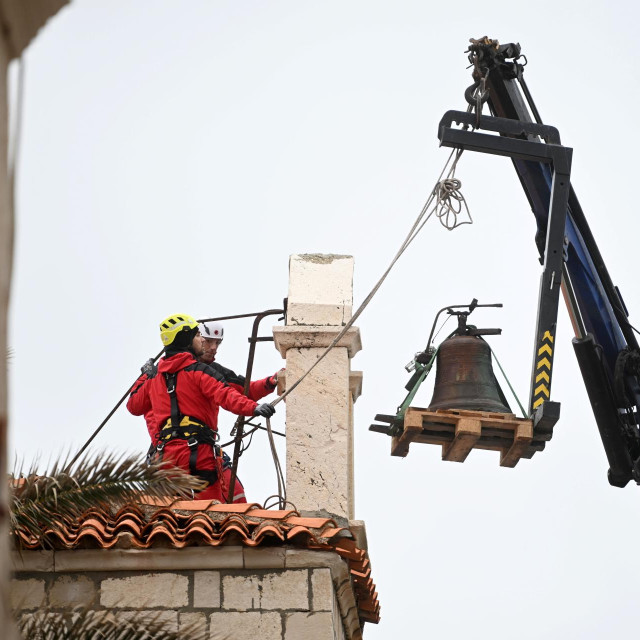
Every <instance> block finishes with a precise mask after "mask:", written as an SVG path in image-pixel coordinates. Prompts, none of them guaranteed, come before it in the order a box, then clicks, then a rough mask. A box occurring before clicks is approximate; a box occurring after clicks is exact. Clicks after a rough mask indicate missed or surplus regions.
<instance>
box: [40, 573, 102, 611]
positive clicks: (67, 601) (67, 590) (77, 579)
mask: <svg viewBox="0 0 640 640" xmlns="http://www.w3.org/2000/svg"><path fill="white" fill-rule="evenodd" d="M96 593H97V587H96V584H95V582H93V580H89V578H87V577H86V576H61V577H60V578H58V579H57V580H56V581H55V582H54V583H53V585H52V586H51V589H50V590H49V604H50V605H51V606H52V607H59V608H60V607H75V606H89V605H90V604H91V603H93V601H94V599H95V597H96Z"/></svg>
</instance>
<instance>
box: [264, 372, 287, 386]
mask: <svg viewBox="0 0 640 640" xmlns="http://www.w3.org/2000/svg"><path fill="white" fill-rule="evenodd" d="M284 372H285V369H280V371H276V372H275V373H274V374H273V375H272V376H271V377H270V378H268V381H269V384H270V385H271V386H272V387H273V388H274V389H275V388H276V387H277V386H278V376H279V375H280V374H283V373H284Z"/></svg>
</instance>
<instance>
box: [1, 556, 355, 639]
mask: <svg viewBox="0 0 640 640" xmlns="http://www.w3.org/2000/svg"><path fill="white" fill-rule="evenodd" d="M152 551H153V550H152ZM152 551H150V552H147V559H152V557H153V555H152ZM159 551H160V550H159ZM161 551H162V554H163V555H164V558H165V561H163V562H161V563H159V564H160V566H163V565H164V566H165V567H166V565H167V562H166V557H167V553H168V550H166V549H165V550H161ZM171 551H173V553H174V557H175V559H176V560H178V559H179V558H180V557H181V555H182V554H184V552H185V551H188V550H185V549H183V550H171ZM199 551H201V550H200V549H199ZM208 551H209V553H210V554H211V555H213V556H215V554H216V551H218V550H217V549H208ZM250 551H254V552H256V551H259V550H258V549H254V550H250ZM265 551H267V552H268V551H269V550H267V549H265ZM29 553H34V552H26V553H24V554H23V556H24V555H27V556H28V555H29ZM66 553H76V554H78V553H80V554H82V553H83V552H81V551H80V552H78V551H76V552H66ZM85 553H86V552H85ZM89 553H93V554H94V555H95V554H109V551H97V552H89ZM120 553H123V552H120ZM125 553H126V552H125ZM129 553H134V554H135V553H136V552H129ZM138 553H140V552H138ZM297 553H298V554H300V553H302V554H304V553H306V554H312V555H311V556H307V558H306V560H305V563H306V561H307V560H308V559H310V558H313V554H314V552H304V551H303V552H297ZM284 555H285V554H284V553H283V556H284ZM320 555H324V554H320ZM271 556H273V554H271ZM271 556H270V555H269V554H268V553H267V554H265V557H264V560H266V562H265V561H264V560H263V561H262V562H261V561H260V560H258V562H257V563H256V564H272V563H270V562H268V560H269V559H270V558H271ZM103 557H105V556H104V555H103ZM106 557H107V558H108V555H107V556H106ZM114 557H115V555H114ZM256 557H259V556H256V555H255V554H254V559H255V558H256ZM303 559H304V557H303ZM22 564H23V567H24V569H28V568H34V567H36V566H37V565H34V563H33V562H31V561H28V562H27V563H24V562H22ZM96 564H97V563H96V562H94V561H91V562H89V563H88V566H89V568H92V567H93V568H97V567H96ZM120 564H122V563H120ZM145 564H147V563H145ZM150 564H153V562H152V563H150ZM177 564H179V563H177ZM316 564H317V562H316ZM63 565H64V563H63ZM104 567H105V565H104V564H103V568H104ZM332 567H333V570H332ZM332 567H299V568H290V569H286V568H284V569H270V568H264V569H256V568H254V569H242V570H240V569H237V568H226V569H225V568H220V569H216V570H211V569H202V570H199V569H184V570H180V569H177V568H176V569H175V570H148V571H109V570H106V571H105V570H89V571H86V570H85V571H78V570H72V571H65V570H60V571H58V570H56V571H41V570H37V568H36V570H31V571H29V570H21V571H19V572H17V573H16V574H15V577H14V578H13V581H12V590H11V601H12V606H13V608H14V610H15V611H16V612H17V613H18V614H19V615H21V616H32V615H34V614H37V612H38V611H39V610H40V609H41V607H42V606H47V609H48V611H53V612H61V613H64V612H69V611H71V610H72V609H73V608H74V607H77V606H82V607H87V608H89V609H95V610H105V609H107V610H109V611H110V612H111V613H112V614H113V615H114V616H116V617H117V618H122V619H123V620H131V621H132V620H136V621H140V620H141V619H142V618H143V617H145V616H149V617H152V618H159V619H161V620H163V621H164V622H165V624H166V627H167V629H172V630H180V628H184V627H185V626H188V625H191V624H193V623H197V624H198V625H202V626H204V628H205V629H206V632H207V636H206V637H208V638H211V639H212V640H213V639H214V638H220V637H224V638H226V637H229V638H230V639H232V640H256V638H260V639H261V640H303V639H307V638H313V639H314V640H346V639H347V638H349V639H350V638H358V637H361V634H360V627H359V625H357V629H354V627H353V623H352V624H351V625H349V622H348V618H349V616H345V614H347V613H349V612H348V611H347V610H346V609H347V607H348V606H349V604H348V603H349V601H350V599H349V598H347V599H345V597H344V596H345V595H347V596H348V595H349V594H347V593H346V591H349V590H350V589H351V585H350V582H348V581H347V582H344V583H343V584H342V585H340V584H336V571H335V567H336V564H335V561H334V560H332ZM338 573H341V574H342V572H341V571H340V572H338ZM342 575H343V577H344V574H342ZM340 598H341V599H342V600H343V602H342V603H341V602H340V601H339V599H340ZM351 614H353V612H351ZM343 616H344V617H346V618H347V620H346V621H347V624H348V626H350V627H351V631H352V633H351V634H349V633H348V632H346V631H345V625H344V622H343ZM354 631H355V633H354Z"/></svg>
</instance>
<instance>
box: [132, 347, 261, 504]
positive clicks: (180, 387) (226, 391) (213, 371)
mask: <svg viewBox="0 0 640 640" xmlns="http://www.w3.org/2000/svg"><path fill="white" fill-rule="evenodd" d="M174 372H176V373H177V377H176V397H177V400H178V407H179V409H180V413H181V414H182V415H183V416H189V417H191V418H193V419H195V420H198V421H199V422H201V423H203V424H205V425H207V426H208V427H209V428H211V430H212V431H214V432H216V431H217V427H218V412H219V408H220V407H222V408H223V409H226V410H227V411H231V412H232V413H235V414H236V415H242V416H252V415H253V411H254V409H255V408H256V406H257V403H256V400H259V399H260V398H262V397H264V396H266V395H267V394H268V393H271V392H272V391H273V389H274V387H273V385H272V384H270V382H269V379H268V378H265V379H264V380H257V381H255V382H252V383H251V384H250V385H249V393H248V395H249V397H247V396H245V395H243V393H242V391H243V387H242V385H243V384H244V379H243V378H242V377H241V376H236V374H235V373H233V371H231V370H230V369H226V368H225V367H222V366H221V365H219V364H217V363H213V364H212V365H206V364H202V363H199V362H197V361H196V359H195V357H194V356H193V354H191V353H190V352H180V353H177V354H175V355H171V356H170V357H168V358H162V359H161V360H160V362H159V363H158V373H157V374H156V375H155V376H153V377H147V376H146V375H142V376H140V378H139V379H138V381H137V382H136V384H135V386H134V388H133V390H132V392H131V395H130V396H129V400H128V402H127V409H128V410H129V411H130V412H131V413H132V414H133V415H136V416H139V415H143V414H144V415H145V418H146V419H147V429H148V430H149V435H150V436H151V438H152V441H153V442H157V438H158V435H159V432H160V429H161V428H162V426H163V425H164V424H165V423H166V422H167V420H169V418H170V417H171V398H170V396H169V393H168V392H167V385H166V381H165V377H164V375H163V374H164V373H174ZM190 453H191V450H190V449H189V446H188V445H187V442H186V440H181V439H175V440H171V441H169V442H168V443H167V444H166V445H165V447H164V451H163V460H165V461H167V462H170V463H171V464H174V465H175V466H177V467H180V468H182V469H185V470H186V471H189V456H190ZM196 460H197V462H196V468H197V469H198V470H215V469H217V470H218V481H217V482H215V483H214V484H212V485H210V486H209V487H207V488H206V489H205V490H203V491H201V492H200V493H198V494H197V495H196V498H197V499H201V500H208V499H214V500H220V501H221V502H226V499H227V492H228V490H229V482H230V477H231V469H230V468H226V469H224V468H223V469H221V468H220V460H219V459H218V461H217V462H216V458H215V456H214V451H213V448H212V446H211V445H208V444H204V443H202V444H200V445H198V453H197V459H196ZM233 501H234V502H246V498H245V497H244V489H243V487H242V485H241V484H240V483H239V482H238V481H236V487H235V491H234V500H233Z"/></svg>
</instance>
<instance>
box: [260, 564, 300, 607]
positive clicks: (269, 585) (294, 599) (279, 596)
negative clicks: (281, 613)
mask: <svg viewBox="0 0 640 640" xmlns="http://www.w3.org/2000/svg"><path fill="white" fill-rule="evenodd" d="M308 581H309V574H308V572H307V571H305V570H304V569H298V570H290V571H282V572H280V573H269V574H267V575H266V576H264V578H263V579H262V599H261V601H260V604H261V607H262V608H263V609H302V610H304V611H308V610H309V586H308V585H309V582H308Z"/></svg>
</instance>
